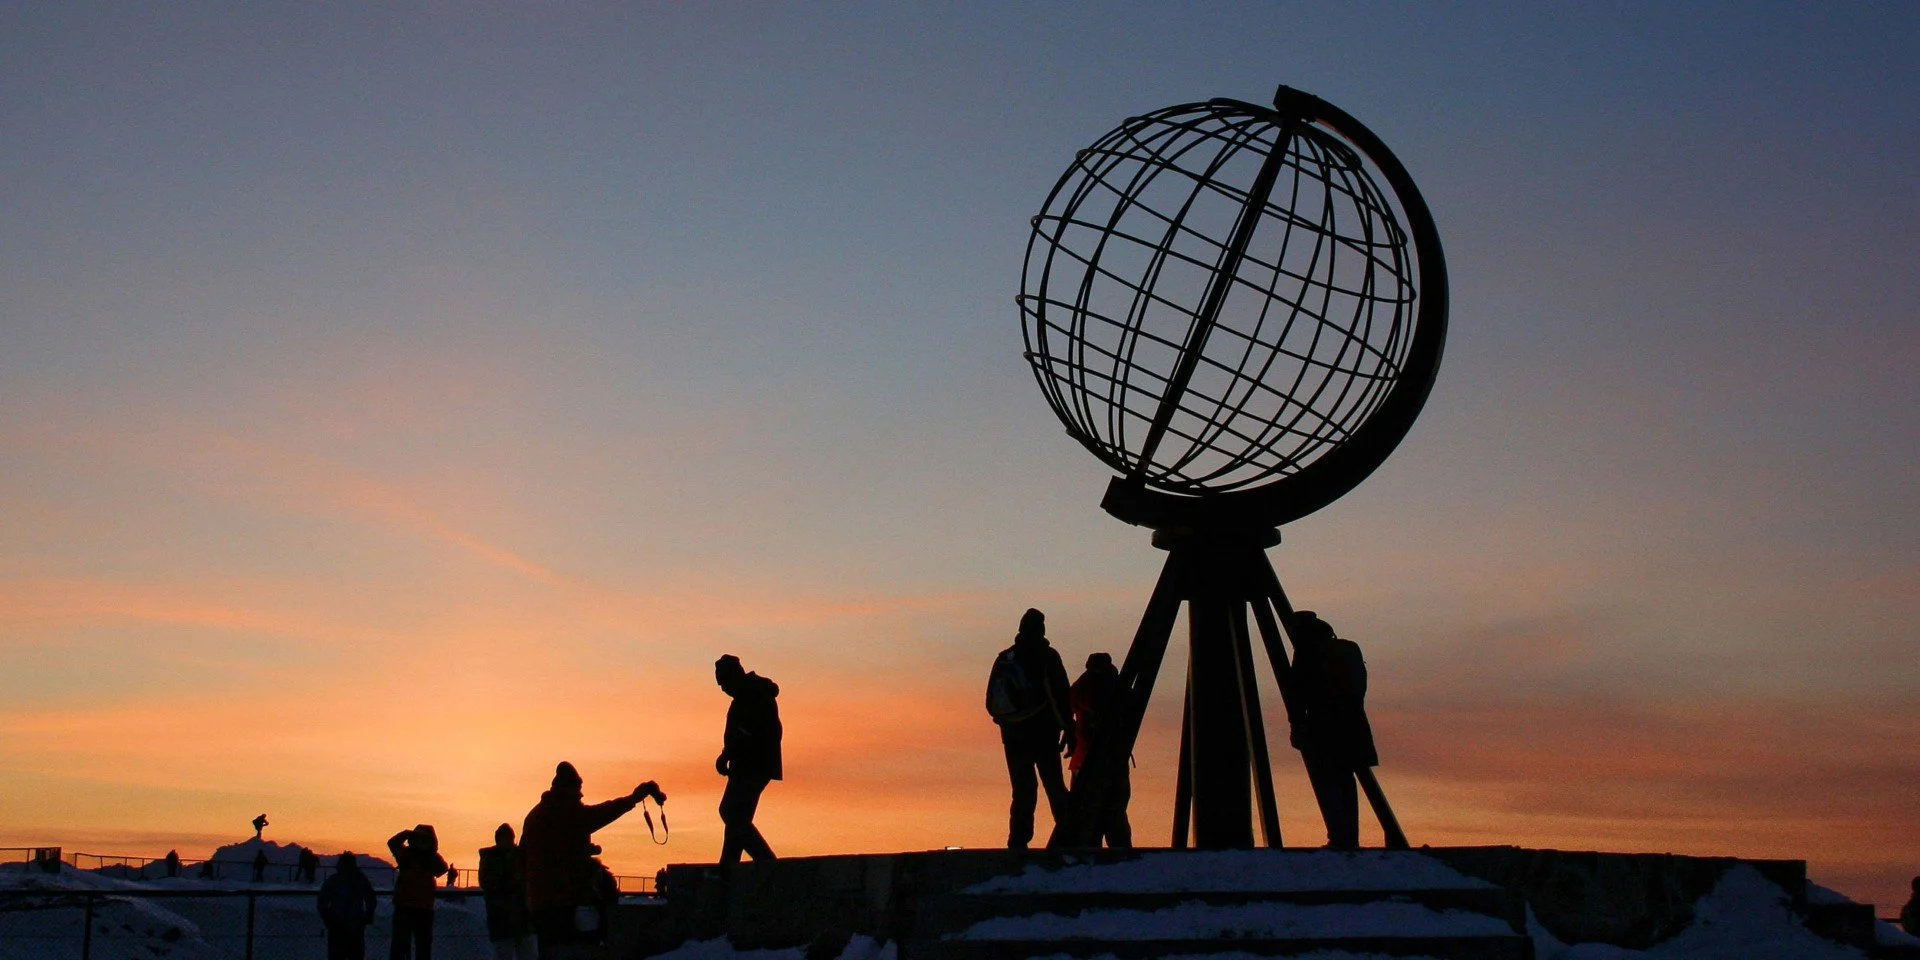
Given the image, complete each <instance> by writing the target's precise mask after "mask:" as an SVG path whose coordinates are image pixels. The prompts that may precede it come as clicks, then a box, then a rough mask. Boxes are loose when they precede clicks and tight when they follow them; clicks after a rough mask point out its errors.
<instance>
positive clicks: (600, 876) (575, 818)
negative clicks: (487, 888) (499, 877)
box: [520, 760, 667, 957]
mask: <svg viewBox="0 0 1920 960" xmlns="http://www.w3.org/2000/svg"><path fill="white" fill-rule="evenodd" d="M582 787H583V784H582V783H581V780H580V773H579V771H577V770H575V769H574V768H573V764H571V763H567V762H566V761H564V760H563V761H561V762H560V764H559V765H558V766H556V767H555V768H554V770H553V784H552V787H551V789H549V790H547V792H545V793H542V794H541V795H540V802H539V803H537V804H535V805H534V807H533V809H532V810H529V811H528V812H527V819H526V822H524V823H522V824H521V825H520V852H521V863H522V864H523V865H524V867H525V870H526V884H527V913H528V919H529V920H530V921H531V922H532V924H533V933H534V936H535V937H536V938H537V939H538V941H539V949H540V955H541V956H543V957H544V956H549V955H551V954H553V953H554V951H555V950H556V949H557V948H558V947H559V946H560V945H561V944H564V943H577V942H580V941H582V940H599V939H600V938H601V937H602V936H603V935H604V934H605V932H606V922H605V921H606V917H607V914H608V910H609V908H610V907H611V905H612V901H613V899H615V898H616V897H618V896H619V890H618V889H617V888H616V887H615V886H614V881H613V874H612V873H610V872H608V871H607V868H606V867H604V866H602V865H601V864H600V863H599V861H597V860H595V859H594V857H596V856H598V855H599V853H600V848H599V847H598V846H596V845H595V844H594V842H593V832H594V831H595V830H598V829H600V828H601V827H604V826H606V825H607V824H609V823H612V822H613V821H615V820H618V819H620V818H621V817H622V816H625V815H626V813H627V811H629V810H632V809H633V808H634V807H635V806H638V805H639V803H640V799H641V798H642V797H647V796H651V797H653V798H654V800H656V801H658V802H660V803H665V802H666V800H667V795H666V794H664V793H662V792H660V787H659V785H658V784H656V783H654V782H653V781H652V780H648V781H647V782H645V783H643V784H641V785H639V786H637V787H634V788H633V792H632V793H629V794H627V795H626V796H624V797H617V798H615V799H612V800H606V801H602V802H600V803H596V804H593V805H592V806H588V805H587V804H586V803H584V802H583V801H582V797H583V796H584V793H583V790H582ZM583 907H586V908H591V909H593V910H594V911H596V912H597V915H598V922H597V923H595V925H594V926H593V927H592V928H590V929H583V928H582V926H581V924H580V917H579V916H578V913H579V911H580V909H581V908H583Z"/></svg>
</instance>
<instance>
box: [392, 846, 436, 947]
mask: <svg viewBox="0 0 1920 960" xmlns="http://www.w3.org/2000/svg"><path fill="white" fill-rule="evenodd" d="M387 850H388V851H390V852H391V853H392V854H393V866H394V876H393V946H392V950H391V951H390V952H389V953H388V957H389V958H390V960H407V954H408V951H409V949H411V951H412V954H413V957H414V960H432V957H433V881H434V880H435V879H436V878H438V877H439V876H440V875H441V874H443V873H446V872H447V861H446V860H444V859H442V858H441V856H440V837H439V836H438V835H437V834H435V833H434V832H433V827H432V825H430V824H425V823H423V824H420V825H419V826H417V827H414V828H413V829H412V830H402V831H400V832H399V833H396V834H394V835H393V836H391V837H389V838H387Z"/></svg>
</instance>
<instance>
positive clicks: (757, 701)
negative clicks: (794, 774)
mask: <svg viewBox="0 0 1920 960" xmlns="http://www.w3.org/2000/svg"><path fill="white" fill-rule="evenodd" d="M713 679H714V682H715V683H718V684H719V685H720V689H722V690H724V691H726V693H727V696H729V697H731V698H733V703H732V705H730V706H728V707H727V729H726V733H725V734H724V735H723V737H722V743H721V749H720V756H719V757H717V758H715V759H714V761H713V768H714V769H715V770H717V771H719V773H720V775H721V776H723V777H726V778H727V789H726V790H725V791H724V792H722V793H721V794H720V822H721V823H723V824H725V825H726V832H725V834H724V835H723V836H722V837H721V840H720V869H721V871H722V872H723V873H725V872H728V871H731V870H732V869H733V865H734V864H736V863H739V862H740V855H741V854H742V853H745V854H746V855H747V856H750V857H752V858H753V859H755V860H772V859H773V849H772V848H771V847H769V846H767V840H766V838H765V837H762V836H761V835H760V828H758V827H756V826H754V825H753V815H754V812H755V811H757V810H758V809H759V808H760V794H761V792H762V791H764V790H766V789H767V784H768V783H771V782H772V781H775V780H778V779H780V778H781V775H782V773H783V771H782V769H781V763H780V738H781V735H782V733H783V731H782V729H781V726H780V705H779V704H778V703H776V702H775V698H776V697H778V696H780V685H779V684H777V683H774V682H773V681H772V680H768V679H767V678H766V677H763V676H761V675H759V674H757V673H748V672H747V671H746V668H744V667H742V666H740V658H739V657H736V656H734V655H733V654H730V653H729V654H727V655H725V656H722V657H721V658H720V659H718V660H715V661H714V662H713Z"/></svg>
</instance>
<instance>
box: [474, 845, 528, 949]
mask: <svg viewBox="0 0 1920 960" xmlns="http://www.w3.org/2000/svg"><path fill="white" fill-rule="evenodd" d="M480 895H481V897H482V899H483V900H484V901H485V903H486V906H487V939H488V940H489V941H491V942H492V943H493V960H534V955H535V948H534V941H533V935H532V933H533V927H532V924H531V923H530V922H529V921H528V919H527V868H526V862H525V861H524V860H522V859H521V856H520V848H519V847H517V846H514V843H513V827H512V825H510V824H505V823H503V824H501V825H500V826H499V827H497V828H495V829H494V831H493V846H491V847H485V848H482V849H481V851H480Z"/></svg>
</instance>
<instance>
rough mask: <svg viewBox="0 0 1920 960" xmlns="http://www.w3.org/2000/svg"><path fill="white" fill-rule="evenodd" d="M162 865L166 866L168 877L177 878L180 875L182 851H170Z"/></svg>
mask: <svg viewBox="0 0 1920 960" xmlns="http://www.w3.org/2000/svg"><path fill="white" fill-rule="evenodd" d="M161 863H162V864H164V865H165V868H166V873H167V876H169V877H177V876H179V875H180V851H178V850H168V851H167V857H166V859H165V860H162V861H161Z"/></svg>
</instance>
